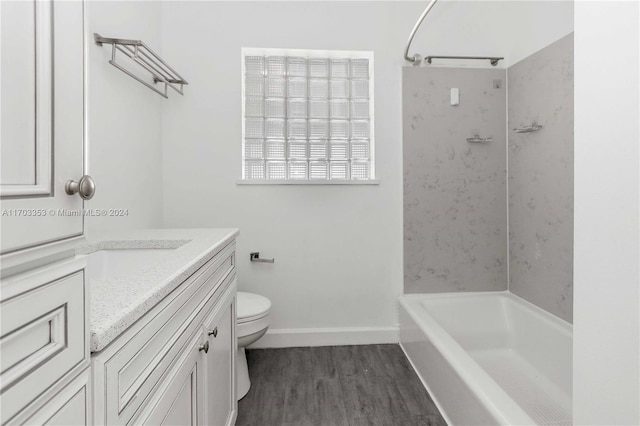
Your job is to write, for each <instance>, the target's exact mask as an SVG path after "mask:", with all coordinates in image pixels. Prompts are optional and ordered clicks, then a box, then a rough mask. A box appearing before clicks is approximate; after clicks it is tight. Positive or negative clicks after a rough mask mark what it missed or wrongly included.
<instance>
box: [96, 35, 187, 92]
mask: <svg viewBox="0 0 640 426" xmlns="http://www.w3.org/2000/svg"><path fill="white" fill-rule="evenodd" d="M93 38H94V40H95V42H96V44H97V45H98V46H102V45H103V44H105V43H106V44H110V45H111V46H112V49H111V60H109V63H110V64H111V65H113V66H114V67H116V68H118V69H119V70H120V71H122V72H124V73H125V74H127V75H128V76H130V77H132V78H134V79H136V80H138V81H139V82H140V83H142V84H144V85H145V86H147V87H148V88H149V89H151V90H153V91H154V92H156V93H158V94H159V95H160V96H163V97H165V98H168V96H167V90H168V89H167V88H168V87H171V88H172V89H173V90H175V91H176V92H178V93H180V94H181V95H183V94H184V93H183V91H182V88H183V86H184V85H185V84H189V83H187V81H186V80H185V79H184V78H182V77H181V76H180V74H178V73H177V72H176V71H175V70H174V69H173V68H171V67H170V66H169V64H167V63H166V62H165V61H163V60H162V58H160V56H158V54H156V53H155V52H154V51H153V50H151V49H150V48H149V46H147V45H146V44H145V43H144V42H143V41H142V40H126V39H120V38H107V37H102V36H101V35H100V34H98V33H94V34H93ZM118 51H120V52H121V53H122V54H124V55H125V56H127V57H128V58H129V59H131V60H132V61H134V62H135V63H137V64H138V65H140V66H141V67H142V68H144V69H145V70H146V71H147V72H149V73H150V74H151V77H152V78H153V83H154V84H157V83H162V84H164V90H160V89H158V88H157V87H155V86H154V85H152V84H149V83H148V82H146V81H144V80H143V79H142V78H140V77H139V76H137V75H136V74H134V73H133V72H132V71H129V70H128V69H126V68H125V67H123V66H122V65H121V64H119V63H117V62H116V59H117V55H116V52H118Z"/></svg>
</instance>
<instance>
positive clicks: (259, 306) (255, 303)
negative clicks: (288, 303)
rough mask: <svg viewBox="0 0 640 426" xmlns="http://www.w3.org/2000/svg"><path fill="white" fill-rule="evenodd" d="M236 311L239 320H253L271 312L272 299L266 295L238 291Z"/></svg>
mask: <svg viewBox="0 0 640 426" xmlns="http://www.w3.org/2000/svg"><path fill="white" fill-rule="evenodd" d="M236 297H237V299H236V300H237V301H236V312H237V316H238V322H246V321H252V320H255V319H258V318H261V317H263V316H265V315H267V314H268V313H269V309H271V301H270V300H269V299H267V298H266V297H264V296H260V295H259V294H254V293H245V292H243V291H239V292H238V293H237V296H236Z"/></svg>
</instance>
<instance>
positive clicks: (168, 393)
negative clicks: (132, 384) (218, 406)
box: [131, 330, 206, 426]
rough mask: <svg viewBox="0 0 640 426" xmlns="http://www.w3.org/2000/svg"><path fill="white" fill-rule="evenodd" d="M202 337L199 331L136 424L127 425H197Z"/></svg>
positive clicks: (201, 415)
mask: <svg viewBox="0 0 640 426" xmlns="http://www.w3.org/2000/svg"><path fill="white" fill-rule="evenodd" d="M205 340H206V336H205V334H204V333H203V332H202V330H200V331H199V332H198V333H196V334H195V338H194V339H192V340H191V341H190V343H189V344H187V346H185V350H184V351H183V353H182V356H181V357H180V358H179V359H178V361H177V362H176V364H175V366H174V368H173V369H172V372H171V373H170V374H169V376H168V377H167V379H166V380H165V381H164V382H163V384H162V386H161V388H160V389H158V392H157V396H156V397H154V400H153V401H151V403H150V404H149V406H148V407H147V409H146V410H145V412H144V413H142V415H141V418H140V419H139V420H137V419H134V420H133V421H132V423H131V424H144V425H180V426H188V425H194V426H195V425H201V424H203V419H204V413H203V410H204V405H203V404H204V402H205V401H204V362H205V353H204V350H203V346H202V345H203V343H204V342H205Z"/></svg>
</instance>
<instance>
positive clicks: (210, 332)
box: [207, 327, 218, 338]
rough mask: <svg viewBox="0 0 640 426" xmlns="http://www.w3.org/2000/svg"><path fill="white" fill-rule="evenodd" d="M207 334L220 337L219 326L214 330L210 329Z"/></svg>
mask: <svg viewBox="0 0 640 426" xmlns="http://www.w3.org/2000/svg"><path fill="white" fill-rule="evenodd" d="M207 336H213V337H214V338H215V337H218V327H216V328H214V329H213V330H209V331H207Z"/></svg>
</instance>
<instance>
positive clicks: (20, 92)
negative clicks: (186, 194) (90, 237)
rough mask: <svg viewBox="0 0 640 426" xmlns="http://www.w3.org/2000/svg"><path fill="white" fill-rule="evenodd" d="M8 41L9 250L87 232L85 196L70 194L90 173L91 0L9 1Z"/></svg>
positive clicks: (1, 149) (4, 159)
mask: <svg viewBox="0 0 640 426" xmlns="http://www.w3.org/2000/svg"><path fill="white" fill-rule="evenodd" d="M0 40H1V41H0V47H1V55H0V56H1V57H2V75H1V77H0V78H1V82H0V85H1V87H2V90H1V91H0V100H1V105H0V111H1V112H0V121H1V122H2V126H1V127H2V130H1V132H0V133H1V135H0V136H1V140H0V163H1V164H0V197H1V198H2V216H1V220H2V235H1V237H0V254H6V253H10V252H14V251H17V250H20V249H25V248H29V247H33V246H37V245H40V244H44V243H49V242H54V241H58V240H62V239H67V238H70V237H75V236H80V235H82V233H83V218H82V215H81V214H80V209H82V206H83V204H82V199H81V198H80V197H79V196H78V195H74V196H70V195H67V194H66V193H65V183H66V182H67V180H70V179H73V180H76V181H77V180H78V179H79V178H80V177H81V176H82V174H83V143H84V125H83V121H84V120H83V114H84V64H83V59H84V46H83V43H84V37H83V3H82V1H53V0H38V1H1V2H0ZM54 94H55V95H54ZM62 211H65V212H69V214H68V215H65V214H63V213H62ZM74 212H75V213H74ZM3 265H4V262H3Z"/></svg>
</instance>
